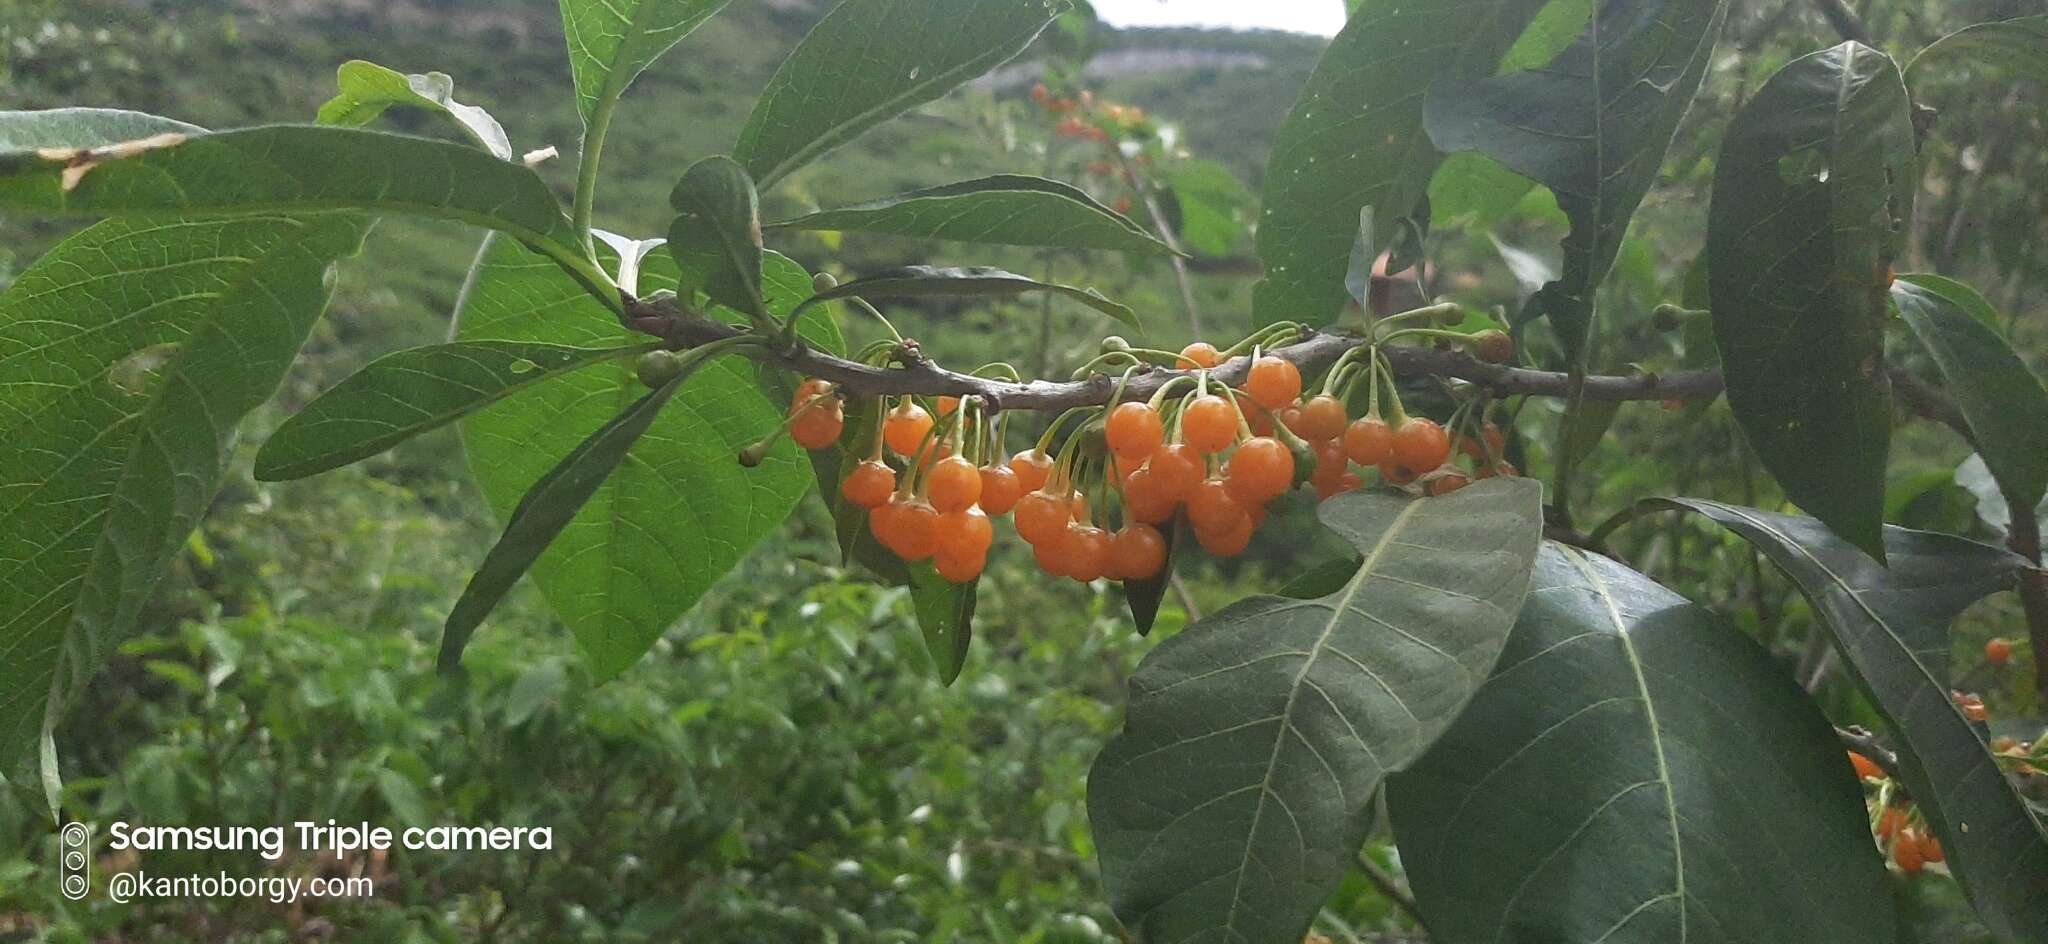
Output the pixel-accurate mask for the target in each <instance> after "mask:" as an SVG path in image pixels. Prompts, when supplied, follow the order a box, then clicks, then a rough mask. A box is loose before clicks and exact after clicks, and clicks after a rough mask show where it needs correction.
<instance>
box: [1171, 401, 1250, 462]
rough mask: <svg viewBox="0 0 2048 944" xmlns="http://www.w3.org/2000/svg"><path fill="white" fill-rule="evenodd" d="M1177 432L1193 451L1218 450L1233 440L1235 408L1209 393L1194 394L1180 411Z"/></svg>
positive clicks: (1228, 445) (1234, 438) (1235, 421)
mask: <svg viewBox="0 0 2048 944" xmlns="http://www.w3.org/2000/svg"><path fill="white" fill-rule="evenodd" d="M1180 434H1181V438H1182V439H1184V440H1186V441H1187V444H1188V445H1190V446H1193V447H1194V449H1195V451H1196V452H1199V453H1202V454H1204V455H1207V454H1209V453H1212V452H1222V451H1223V450H1225V449H1228V448H1230V444H1231V443H1234V442H1236V441H1237V407H1236V406H1235V405H1233V404H1232V403H1231V402H1230V401H1229V400H1225V399H1223V398H1222V397H1219V396H1217V395H1215V394H1213V393H1205V394H1203V395H1201V396H1199V397H1196V398H1195V399H1194V401H1193V402H1191V403H1189V404H1188V405H1187V408H1186V409H1184V410H1182V411H1181V415H1180Z"/></svg>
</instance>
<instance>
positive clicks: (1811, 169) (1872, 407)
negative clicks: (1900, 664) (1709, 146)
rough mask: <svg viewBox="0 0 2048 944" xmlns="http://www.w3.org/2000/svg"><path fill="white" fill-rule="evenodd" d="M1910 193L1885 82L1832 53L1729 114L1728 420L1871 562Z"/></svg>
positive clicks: (1720, 200) (1892, 71)
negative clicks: (1892, 300)
mask: <svg viewBox="0 0 2048 944" xmlns="http://www.w3.org/2000/svg"><path fill="white" fill-rule="evenodd" d="M1917 179H1918V177H1917V176H1916V175H1915V173H1914V170H1913V125H1912V121H1911V119H1910V118H1909V117H1908V116H1907V113H1906V87H1905V85H1904V84H1902V83H1901V82H1900V81H1899V70H1898V67H1897V66H1896V65H1895V64H1893V62H1892V60H1891V59H1890V57H1887V56H1886V55H1885V54H1884V53H1881V52H1878V51H1876V50H1874V49H1871V48H1870V47H1868V46H1863V45H1860V44H1858V43H1853V42H1849V43H1843V44H1841V45H1839V46H1836V47H1834V48H1831V49H1824V50H1822V51H1820V52H1816V53H1812V54H1810V55H1807V56H1804V57H1801V58H1799V59H1795V60H1793V61H1792V62H1791V63H1790V64H1788V65H1786V66H1785V67H1784V68H1783V69H1780V70H1778V73H1777V74H1776V75H1773V76H1772V77H1771V79H1770V81H1768V82H1766V83H1764V86H1763V88H1761V89H1759V90H1758V91H1757V93H1756V96H1755V97H1754V98H1751V99H1750V100H1749V103H1748V104H1746V105H1744V106H1743V108H1742V110H1741V111H1740V112H1738V113H1737V114H1736V116H1735V120H1734V121H1733V122H1732V123H1731V124H1730V125H1729V127H1728V134H1727V137H1726V139H1725V140H1724V141H1723V142H1722V145H1721V157H1720V161H1719V164H1718V165H1717V166H1716V168H1715V173H1714V192H1713V206H1712V209H1711V211H1710V213H1709V215H1708V220H1707V260H1708V265H1707V278H1708V282H1707V287H1708V293H1709V298H1710V300H1711V302H1712V305H1711V307H1712V308H1713V312H1714V338H1715V340H1716V342H1718V346H1719V347H1720V349H1721V365H1722V371H1723V373H1724V374H1725V376H1726V378H1727V383H1728V403H1729V405H1730V406H1731V407H1733V408H1734V410H1735V418H1736V420H1737V421H1738V422H1739V423H1740V424H1741V426H1742V431H1743V433H1744V434H1745V435H1746V436H1747V437H1748V439H1749V443H1750V445H1751V446H1752V447H1753V448H1754V449H1755V450H1756V454H1757V457H1758V458H1759V459H1761V460H1762V461H1763V464H1764V468H1766V469H1769V470H1770V472H1771V474H1772V475H1773V476H1775V477H1776V478H1777V480H1778V483H1779V484H1780V485H1782V486H1784V488H1785V495H1786V497H1788V498H1790V499H1792V500H1793V501H1795V502H1797V503H1799V506H1800V507H1801V508H1804V509H1806V511H1807V512H1809V513H1811V514H1812V515H1813V516H1814V517H1816V518H1819V519H1820V520H1822V521H1824V522H1826V523H1827V525H1828V527H1831V528H1833V529H1835V532H1836V533H1837V534H1840V535H1842V536H1843V537H1846V538H1848V539H1849V541H1850V542H1851V543H1853V544H1855V545H1856V546H1858V547H1861V548H1863V549H1864V550H1866V551H1868V552H1870V553H1871V554H1874V555H1877V556H1878V558H1879V559H1880V560H1882V559H1883V554H1884V547H1883V544H1882V542H1881V541H1880V539H1879V537H1878V529H1879V527H1880V526H1881V525H1882V523H1883V514H1884V465H1885V452H1886V449H1887V448H1888V446H1889V444H1890V441H1891V396H1890V385H1889V383H1888V381H1887V380H1886V378H1885V373H1884V364H1883V358H1884V320H1885V317H1886V314H1887V305H1886V302H1885V292H1884V285H1885V272H1886V270H1887V268H1888V267H1889V265H1890V263H1891V260H1892V259H1893V258H1894V257H1896V256H1897V254H1898V253H1899V252H1900V251H1901V249H1903V246H1904V240H1905V238H1906V237H1905V233H1906V229H1907V226H1906V224H1905V221H1906V220H1907V219H1909V218H1910V216H1911V210H1912V206H1913V181H1915V180H1917Z"/></svg>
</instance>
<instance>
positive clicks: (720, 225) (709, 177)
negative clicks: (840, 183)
mask: <svg viewBox="0 0 2048 944" xmlns="http://www.w3.org/2000/svg"><path fill="white" fill-rule="evenodd" d="M668 202H669V205H670V206H671V207H673V208H674V209H675V211H676V218H675V221H674V222H673V223H671V224H670V225H669V229H668V251H669V255H670V256H673V257H674V258H675V262H676V266H677V267H678V269H679V271H680V272H681V277H682V280H683V282H684V283H685V284H688V285H691V286H695V287H696V288H698V289H699V290H701V291H703V292H704V293H705V294H706V295H708V296H710V298H711V300H712V301H713V302H716V303H718V304H720V305H724V306H726V307H728V308H733V309H737V310H739V311H741V312H744V313H746V314H747V316H748V317H750V318H755V317H758V316H763V315H765V314H766V313H767V312H766V310H765V309H764V308H763V307H762V299H761V253H762V249H761V208H760V204H759V201H758V197H757V196H756V195H755V193H754V182H753V181H752V180H749V179H747V172H746V169H745V168H742V167H741V166H740V165H739V164H737V163H735V162H734V161H733V159H732V158H729V157H707V158H705V159H703V160H701V161H698V162H697V163H695V164H692V165H690V169H689V170H688V171H685V172H684V173H683V179H682V180H680V181H677V182H676V186H675V190H673V191H671V192H670V193H669V197H668Z"/></svg>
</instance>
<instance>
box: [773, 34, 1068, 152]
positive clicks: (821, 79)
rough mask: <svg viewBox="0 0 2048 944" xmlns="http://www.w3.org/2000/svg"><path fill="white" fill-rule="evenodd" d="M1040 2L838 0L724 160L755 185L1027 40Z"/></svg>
mask: <svg viewBox="0 0 2048 944" xmlns="http://www.w3.org/2000/svg"><path fill="white" fill-rule="evenodd" d="M1060 7H1061V4H1057V3H1053V2H1049V0H841V2H840V3H839V4H837V5H836V6H834V7H833V8H832V10H831V12H829V13H826V14H825V18H824V19H822V20H819V21H818V25H817V26H815V27H813V28H812V29H811V31H810V33H809V34H808V35H806V36H805V37H804V38H803V42H801V43H798V44H797V47H796V49H795V50H794V51H792V52H791V53H790V54H789V58H788V59H786V60H784V61H783V63H782V67H781V68H779V69H777V70H775V76H774V77H773V78H771V79H769V80H768V87H767V88H766V89H764V90H762V92H761V98H760V100H759V101H757V102H755V103H754V111H753V114H751V115H749V116H747V124H746V127H744V128H742V129H741V130H740V138H739V143H738V144H737V145H735V146H734V147H733V157H734V158H736V159H737V160H738V161H739V162H740V163H741V164H744V165H746V168H747V171H748V172H749V173H751V174H752V175H753V178H754V181H755V182H756V183H757V184H759V185H760V186H761V187H762V188H764V189H765V188H767V187H769V186H771V185H773V184H774V183H775V182H776V181H778V180H781V179H782V178H783V177H785V176H787V175H788V174H789V173H790V172H791V171H793V170H796V169H797V168H798V167H801V166H803V165H805V164H807V163H810V162H811V161H812V160H814V159H816V158H817V157H818V156H819V155H821V154H824V153H825V152H827V151H830V150H832V149H833V148H836V147H838V146H840V145H842V144H845V143H846V142H848V141H851V140H853V139H854V138H856V137H859V136H860V135H861V134H863V133H865V132H866V131H867V130H868V129H870V128H873V127H874V126H876V125H879V124H881V123H882V122H884V121H887V120H889V119H891V118H894V117H896V116H897V115H900V114H903V113H904V112H906V111H909V110H910V109H912V108H915V107H917V106H919V105H922V104H924V103H926V102H930V101H933V100H935V99H937V98H939V97H940V96H942V95H944V94H946V93H947V92H950V91H952V90H953V89H954V88H955V87H957V86H959V85H961V84H962V83H964V82H966V81H967V80H969V79H972V78H974V77H975V76H978V75H980V74H982V73H984V72H987V71H988V70H990V69H993V68H995V67H996V66H998V65H1001V64H1003V63H1004V62H1007V61H1008V60H1009V59H1010V58H1011V57H1013V56H1015V55H1017V54H1018V53H1020V52H1023V51H1024V47H1026V46H1029V45H1031V41H1032V40H1033V39H1035V38H1037V36H1038V34H1039V32H1040V31H1041V30H1044V29H1045V27H1046V24H1048V23H1051V22H1052V19H1053V17H1054V16H1055V15H1057V14H1058V13H1059V12H1060Z"/></svg>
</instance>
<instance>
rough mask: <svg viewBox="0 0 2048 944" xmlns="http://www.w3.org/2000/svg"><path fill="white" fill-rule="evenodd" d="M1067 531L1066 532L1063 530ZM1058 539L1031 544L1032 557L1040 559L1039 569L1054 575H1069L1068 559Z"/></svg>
mask: <svg viewBox="0 0 2048 944" xmlns="http://www.w3.org/2000/svg"><path fill="white" fill-rule="evenodd" d="M1061 533H1063V534H1064V533H1065V532H1061ZM1061 545H1062V542H1061V541H1059V540H1058V539H1054V540H1050V541H1040V542H1038V543H1036V544H1033V545H1032V546H1031V557H1032V559H1033V560H1036V561H1038V569H1039V570H1043V571H1045V572H1046V573H1048V574H1051V575H1052V576H1054V577H1064V576H1066V575H1067V559H1066V557H1065V551H1064V550H1063V549H1062V546H1061Z"/></svg>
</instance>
